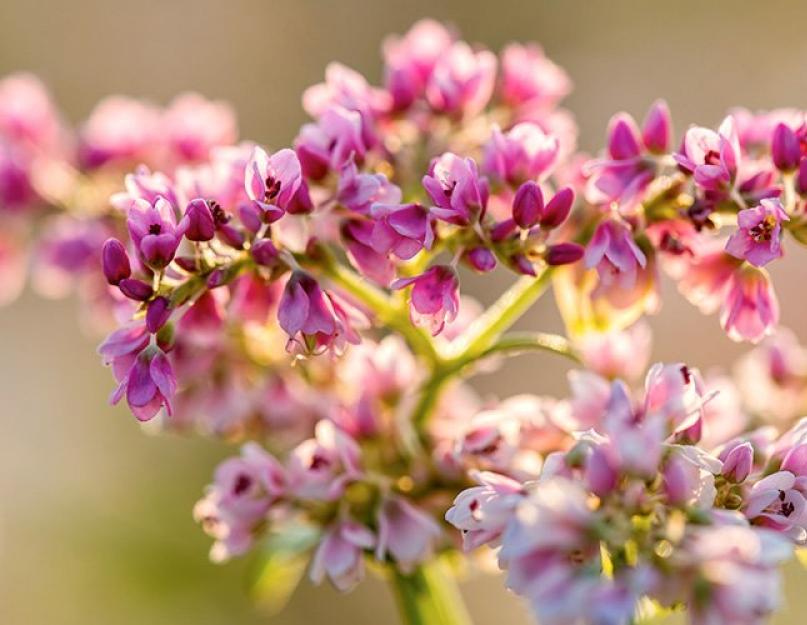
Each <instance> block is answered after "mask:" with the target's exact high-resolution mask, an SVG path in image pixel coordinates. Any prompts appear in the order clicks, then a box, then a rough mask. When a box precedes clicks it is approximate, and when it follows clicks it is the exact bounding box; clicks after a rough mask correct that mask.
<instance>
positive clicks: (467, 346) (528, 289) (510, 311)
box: [448, 269, 552, 360]
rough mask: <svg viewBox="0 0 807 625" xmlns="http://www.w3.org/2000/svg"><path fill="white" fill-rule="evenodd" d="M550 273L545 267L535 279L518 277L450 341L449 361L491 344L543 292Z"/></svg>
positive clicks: (469, 354) (477, 352) (470, 354)
mask: <svg viewBox="0 0 807 625" xmlns="http://www.w3.org/2000/svg"><path fill="white" fill-rule="evenodd" d="M551 274H552V272H551V270H550V269H545V270H544V271H543V273H542V274H541V275H540V276H538V277H537V278H532V277H529V276H523V277H521V278H519V280H518V281H517V282H516V283H515V284H513V286H511V287H510V288H509V289H507V291H505V292H504V293H503V294H502V295H501V297H499V299H498V300H496V302H495V303H494V304H493V306H491V307H490V308H488V309H487V310H486V311H485V312H484V313H483V314H482V315H481V316H480V317H479V318H478V319H476V320H475V321H474V322H473V323H472V324H471V325H470V327H469V328H468V330H467V331H466V332H465V335H464V336H463V337H461V338H460V339H458V340H457V341H455V342H454V343H453V344H452V346H451V349H450V353H449V354H448V357H449V360H451V359H454V358H461V357H466V358H467V357H468V356H472V355H475V354H479V353H482V352H484V351H485V350H486V349H488V348H489V347H490V346H491V345H493V344H494V343H495V342H496V341H497V340H498V339H499V337H500V336H501V335H502V334H504V333H505V332H506V331H507V330H508V329H510V327H511V326H512V325H513V324H514V323H515V322H516V321H518V320H519V319H520V318H521V316H522V315H523V314H524V313H525V312H527V311H528V310H529V309H530V307H531V306H532V305H533V304H534V303H535V301H536V300H537V299H538V298H539V297H541V295H543V293H544V291H546V288H547V287H548V286H549V280H550V277H551Z"/></svg>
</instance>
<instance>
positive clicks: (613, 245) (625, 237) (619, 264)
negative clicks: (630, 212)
mask: <svg viewBox="0 0 807 625" xmlns="http://www.w3.org/2000/svg"><path fill="white" fill-rule="evenodd" d="M585 263H586V267H589V268H593V267H596V269H597V275H598V276H599V279H600V283H601V284H602V285H603V287H604V288H607V287H608V286H610V285H612V284H615V283H617V284H619V286H620V288H622V289H630V288H632V287H633V286H634V285H635V284H636V280H637V276H638V273H639V270H640V268H644V267H645V266H646V264H647V257H646V256H645V255H644V252H642V250H641V249H639V246H638V245H636V242H635V241H634V240H633V233H632V232H631V230H630V227H629V226H628V225H627V224H626V223H625V222H623V221H621V220H618V219H606V220H604V221H602V222H601V223H600V224H599V225H598V226H597V229H596V230H595V231H594V236H593V237H592V238H591V241H590V242H589V244H588V247H587V248H586V255H585Z"/></svg>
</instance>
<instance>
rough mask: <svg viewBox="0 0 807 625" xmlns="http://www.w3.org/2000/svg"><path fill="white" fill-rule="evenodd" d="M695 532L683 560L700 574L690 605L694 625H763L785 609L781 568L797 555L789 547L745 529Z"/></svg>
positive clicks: (759, 531) (730, 527) (765, 534)
mask: <svg viewBox="0 0 807 625" xmlns="http://www.w3.org/2000/svg"><path fill="white" fill-rule="evenodd" d="M690 532H691V534H690V536H689V537H688V539H687V542H686V543H685V545H684V546H683V549H682V553H681V554H680V555H679V556H677V558H678V559H679V560H683V561H684V563H685V566H686V567H687V568H689V567H691V568H693V569H694V578H693V579H692V583H691V586H690V592H691V595H690V597H689V598H688V600H687V605H688V608H689V611H690V618H691V620H692V623H693V625H715V624H718V623H731V624H732V625H762V623H764V622H765V620H766V617H767V616H769V615H770V614H771V613H772V612H773V611H774V610H775V609H776V608H777V607H779V604H780V603H781V594H780V593H781V585H782V584H781V577H780V574H779V571H778V569H777V566H778V565H780V564H781V563H782V562H784V561H785V560H787V559H788V558H789V557H790V556H791V554H792V547H791V546H790V545H789V544H788V541H786V540H783V539H782V538H781V537H780V536H778V535H777V534H776V533H775V532H772V531H770V530H766V529H759V528H751V527H747V526H743V525H739V524H737V525H713V526H709V527H700V528H695V529H691V530H690ZM687 568H685V569H684V570H685V571H686V570H687Z"/></svg>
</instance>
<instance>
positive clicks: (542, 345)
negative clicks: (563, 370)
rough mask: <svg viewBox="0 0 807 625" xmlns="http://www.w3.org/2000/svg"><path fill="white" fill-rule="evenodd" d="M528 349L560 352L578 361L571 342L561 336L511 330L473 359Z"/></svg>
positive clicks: (578, 358)
mask: <svg viewBox="0 0 807 625" xmlns="http://www.w3.org/2000/svg"><path fill="white" fill-rule="evenodd" d="M530 351H546V352H552V353H554V354H560V355H561V356H565V357H566V358H570V359H571V360H574V361H575V362H577V363H579V362H580V357H579V356H578V354H577V352H576V351H575V349H574V348H573V347H572V344H571V343H570V342H569V340H568V339H566V338H565V337H563V336H559V335H557V334H546V333H544V332H512V333H510V334H505V335H504V336H502V337H501V338H500V339H499V340H498V341H496V342H495V343H494V344H493V345H491V346H490V347H488V348H487V349H486V350H484V351H483V352H481V353H480V354H479V355H478V356H476V357H474V358H473V360H482V359H483V358H487V357H488V356H493V355H495V354H511V355H515V354H521V353H524V352H530Z"/></svg>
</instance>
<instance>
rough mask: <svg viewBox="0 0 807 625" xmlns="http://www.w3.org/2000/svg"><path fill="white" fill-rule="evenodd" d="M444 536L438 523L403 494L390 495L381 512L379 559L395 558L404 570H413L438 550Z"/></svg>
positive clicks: (377, 549)
mask: <svg viewBox="0 0 807 625" xmlns="http://www.w3.org/2000/svg"><path fill="white" fill-rule="evenodd" d="M441 536H442V531H441V530H440V526H439V525H438V524H437V522H436V521H435V520H434V519H433V518H432V517H431V515H429V514H426V512H424V511H423V510H421V509H420V508H417V507H415V506H413V505H412V504H411V503H409V502H408V501H407V500H406V499H404V498H402V497H395V496H388V497H387V498H386V499H384V501H383V503H382V504H381V507H380V509H379V511H378V544H377V546H376V553H375V555H376V559H377V560H379V561H382V562H383V561H384V560H385V559H386V558H388V557H389V558H392V559H393V560H394V561H395V564H396V566H397V567H398V569H399V570H400V571H402V572H403V573H409V572H411V571H412V570H414V568H415V567H416V566H417V565H418V564H420V563H421V562H425V561H426V560H428V559H429V558H430V557H432V554H433V553H434V545H435V543H436V542H437V540H438V539H439V538H440V537H441Z"/></svg>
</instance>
